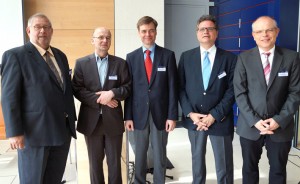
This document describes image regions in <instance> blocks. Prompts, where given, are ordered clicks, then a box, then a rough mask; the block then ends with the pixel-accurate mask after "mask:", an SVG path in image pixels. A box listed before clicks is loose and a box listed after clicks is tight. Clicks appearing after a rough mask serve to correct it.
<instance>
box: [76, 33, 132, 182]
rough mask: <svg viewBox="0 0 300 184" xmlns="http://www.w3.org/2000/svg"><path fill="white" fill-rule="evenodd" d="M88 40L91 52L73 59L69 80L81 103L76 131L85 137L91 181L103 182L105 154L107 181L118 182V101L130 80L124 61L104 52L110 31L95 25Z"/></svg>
mask: <svg viewBox="0 0 300 184" xmlns="http://www.w3.org/2000/svg"><path fill="white" fill-rule="evenodd" d="M91 43H92V45H94V48H95V51H94V53H93V54H91V55H88V56H85V57H83V58H80V59H78V60H77V61H76V65H75V71H74V77H73V80H72V85H73V91H74V95H75V97H76V98H77V99H78V100H79V101H80V102H81V106H80V111H79V117H78V125H77V131H78V132H80V133H82V134H84V136H85V141H86V145H87V150H88V155H89V164H90V180H91V184H103V183H105V180H104V174H103V159H104V157H105V156H106V159H107V165H108V183H110V184H122V176H121V150H122V137H123V132H124V123H123V112H122V106H121V102H120V101H122V100H124V99H125V98H126V97H127V96H129V93H130V83H131V79H130V76H129V72H128V67H127V63H126V62H125V60H123V59H121V58H119V57H116V56H112V55H110V54H108V50H109V48H110V45H111V32H110V30H108V29H107V28H104V27H98V28H96V29H95V31H94V33H93V35H92V40H91Z"/></svg>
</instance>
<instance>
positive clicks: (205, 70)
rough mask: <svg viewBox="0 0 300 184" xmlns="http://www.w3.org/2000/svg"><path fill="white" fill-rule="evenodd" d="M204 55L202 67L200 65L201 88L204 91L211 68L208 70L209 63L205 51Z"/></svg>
mask: <svg viewBox="0 0 300 184" xmlns="http://www.w3.org/2000/svg"><path fill="white" fill-rule="evenodd" d="M204 54H205V55H204V59H203V65H202V78H203V86H204V89H205V90H206V89H207V86H208V82H209V77H210V73H211V68H210V61H209V58H208V54H209V52H207V51H205V52H204Z"/></svg>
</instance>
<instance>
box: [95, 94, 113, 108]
mask: <svg viewBox="0 0 300 184" xmlns="http://www.w3.org/2000/svg"><path fill="white" fill-rule="evenodd" d="M96 95H99V97H98V99H97V103H99V104H102V105H107V106H108V107H110V108H116V107H118V101H117V100H115V99H113V97H114V96H115V94H114V93H113V92H112V91H111V90H109V91H99V92H97V93H96Z"/></svg>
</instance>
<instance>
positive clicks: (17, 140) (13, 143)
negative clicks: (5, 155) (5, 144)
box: [9, 135, 25, 150]
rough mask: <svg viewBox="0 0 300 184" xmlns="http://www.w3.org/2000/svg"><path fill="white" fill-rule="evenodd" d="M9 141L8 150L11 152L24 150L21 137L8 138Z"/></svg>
mask: <svg viewBox="0 0 300 184" xmlns="http://www.w3.org/2000/svg"><path fill="white" fill-rule="evenodd" d="M9 141H10V148H11V149H13V150H14V149H23V148H25V145H24V136H23V135H20V136H16V137H10V138H9Z"/></svg>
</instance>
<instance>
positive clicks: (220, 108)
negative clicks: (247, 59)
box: [210, 55, 237, 122]
mask: <svg viewBox="0 0 300 184" xmlns="http://www.w3.org/2000/svg"><path fill="white" fill-rule="evenodd" d="M227 59H228V60H229V61H228V62H229V63H230V66H229V70H228V73H227V74H226V75H227V76H228V80H227V86H228V88H227V90H226V91H225V93H224V96H223V98H222V100H221V101H220V102H219V103H218V104H217V105H216V106H215V107H214V108H212V109H211V110H210V114H211V115H212V116H213V117H214V118H215V119H216V120H217V122H221V121H222V120H224V119H225V118H226V116H227V115H228V113H230V112H231V111H232V105H233V103H234V89H233V75H234V69H235V66H236V60H237V57H236V56H235V55H232V56H228V57H227Z"/></svg>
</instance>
